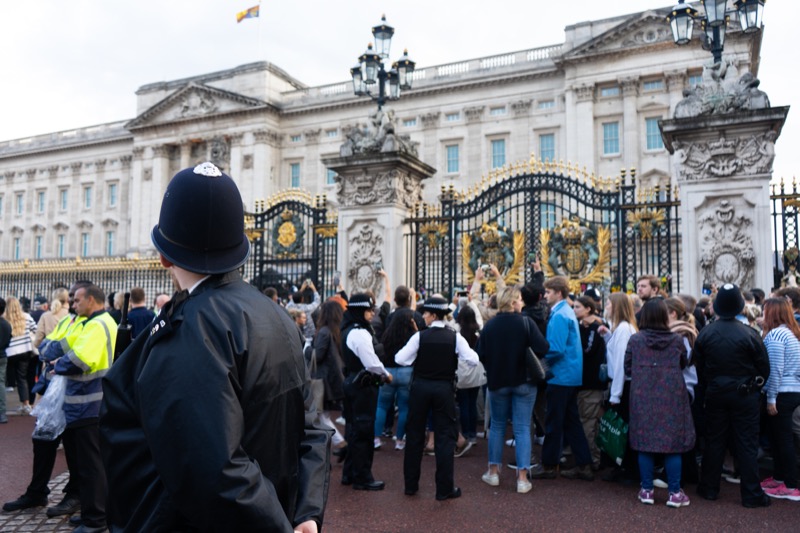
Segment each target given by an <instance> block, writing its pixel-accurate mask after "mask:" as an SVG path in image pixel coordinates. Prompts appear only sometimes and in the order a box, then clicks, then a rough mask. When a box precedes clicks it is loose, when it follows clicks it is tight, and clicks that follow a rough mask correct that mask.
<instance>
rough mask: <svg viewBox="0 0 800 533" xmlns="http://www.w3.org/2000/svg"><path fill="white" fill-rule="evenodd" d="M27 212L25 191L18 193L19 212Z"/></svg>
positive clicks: (19, 213)
mask: <svg viewBox="0 0 800 533" xmlns="http://www.w3.org/2000/svg"><path fill="white" fill-rule="evenodd" d="M24 212H25V195H24V193H21V192H18V193H17V214H18V215H21V214H22V213H24Z"/></svg>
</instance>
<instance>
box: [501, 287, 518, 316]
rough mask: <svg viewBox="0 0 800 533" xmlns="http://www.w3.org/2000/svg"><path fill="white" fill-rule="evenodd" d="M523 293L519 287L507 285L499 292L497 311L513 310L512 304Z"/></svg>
mask: <svg viewBox="0 0 800 533" xmlns="http://www.w3.org/2000/svg"><path fill="white" fill-rule="evenodd" d="M521 296H522V293H521V292H520V290H519V289H518V288H517V287H505V288H504V289H502V290H501V291H500V292H498V293H497V312H498V313H504V312H508V311H511V310H512V307H511V304H513V303H514V302H515V301H517V298H520V297H521Z"/></svg>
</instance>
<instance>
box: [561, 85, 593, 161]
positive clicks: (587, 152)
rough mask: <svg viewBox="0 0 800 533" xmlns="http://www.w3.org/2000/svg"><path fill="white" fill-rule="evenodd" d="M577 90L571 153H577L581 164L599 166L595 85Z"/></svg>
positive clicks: (584, 86) (582, 86)
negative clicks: (596, 154) (596, 149)
mask: <svg viewBox="0 0 800 533" xmlns="http://www.w3.org/2000/svg"><path fill="white" fill-rule="evenodd" d="M574 91H575V98H576V102H577V103H576V104H575V115H574V119H573V120H574V123H573V124H570V126H573V127H572V128H568V131H570V133H571V135H570V146H571V148H570V150H569V151H570V153H575V159H574V160H573V161H577V162H578V163H580V164H581V165H585V166H588V167H590V168H598V162H599V161H598V160H596V159H595V155H594V154H595V148H596V146H595V144H596V142H595V123H594V85H581V86H580V87H576V88H575V89H574Z"/></svg>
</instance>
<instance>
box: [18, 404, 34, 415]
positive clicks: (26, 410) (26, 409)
mask: <svg viewBox="0 0 800 533" xmlns="http://www.w3.org/2000/svg"><path fill="white" fill-rule="evenodd" d="M31 411H33V407H31V406H30V405H20V406H19V412H20V414H23V415H29V414H31Z"/></svg>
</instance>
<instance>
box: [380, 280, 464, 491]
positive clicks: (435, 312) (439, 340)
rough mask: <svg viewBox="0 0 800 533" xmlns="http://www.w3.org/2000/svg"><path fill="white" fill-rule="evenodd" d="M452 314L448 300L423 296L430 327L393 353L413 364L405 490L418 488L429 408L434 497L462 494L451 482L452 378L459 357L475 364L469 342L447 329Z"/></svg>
mask: <svg viewBox="0 0 800 533" xmlns="http://www.w3.org/2000/svg"><path fill="white" fill-rule="evenodd" d="M449 312H450V307H449V305H448V303H447V300H445V299H444V298H441V297H438V296H434V297H431V298H428V299H427V300H425V303H424V304H423V306H422V317H423V318H424V319H425V322H426V324H427V325H428V329H426V330H424V331H419V332H417V333H415V334H414V335H412V336H411V338H410V339H409V340H408V343H406V345H405V346H404V347H403V348H401V349H400V351H399V352H397V354H396V355H395V361H397V364H399V365H403V366H410V365H413V366H414V374H413V377H412V381H411V391H410V394H409V398H408V419H407V421H406V450H405V457H404V461H403V477H404V478H405V494H406V495H408V496H413V495H414V494H416V493H417V491H418V490H419V477H420V465H421V463H422V452H423V449H424V446H425V422H426V421H427V418H428V412H430V411H432V412H433V431H434V453H435V455H436V499H437V500H447V499H450V498H458V497H459V496H461V489H459V488H458V487H456V486H455V484H454V481H453V453H454V450H455V447H456V440H457V438H458V423H457V421H456V405H455V379H456V368H457V367H458V360H459V359H462V360H464V361H465V362H466V363H467V364H468V365H469V366H476V365H477V364H478V354H477V353H476V352H475V351H474V350H473V349H472V348H470V347H469V343H468V342H467V340H466V339H465V338H464V337H462V336H461V335H460V334H459V333H457V332H456V331H455V330H453V329H451V328H449V327H447V326H446V325H445V323H444V317H445V316H446V315H447V314H448V313H449Z"/></svg>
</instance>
